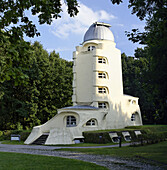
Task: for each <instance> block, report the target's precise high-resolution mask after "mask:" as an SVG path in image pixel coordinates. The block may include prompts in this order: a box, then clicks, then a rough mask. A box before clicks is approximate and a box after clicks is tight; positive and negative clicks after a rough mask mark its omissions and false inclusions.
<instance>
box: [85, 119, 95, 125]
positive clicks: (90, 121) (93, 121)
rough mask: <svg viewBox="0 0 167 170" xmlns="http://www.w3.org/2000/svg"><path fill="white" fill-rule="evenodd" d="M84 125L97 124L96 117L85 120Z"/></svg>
mask: <svg viewBox="0 0 167 170" xmlns="http://www.w3.org/2000/svg"><path fill="white" fill-rule="evenodd" d="M85 125H86V126H97V121H96V119H90V120H88V121H87V122H86V124H85Z"/></svg>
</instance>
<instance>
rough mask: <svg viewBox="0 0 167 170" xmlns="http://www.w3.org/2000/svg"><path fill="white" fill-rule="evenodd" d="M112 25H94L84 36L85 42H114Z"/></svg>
mask: <svg viewBox="0 0 167 170" xmlns="http://www.w3.org/2000/svg"><path fill="white" fill-rule="evenodd" d="M110 27H111V25H110V24H106V23H103V22H95V23H93V24H92V25H91V26H90V27H89V29H88V30H87V32H86V33H85V35H84V42H85V41H89V40H111V41H114V36H113V33H112V32H111V30H110V29H109V28H110Z"/></svg>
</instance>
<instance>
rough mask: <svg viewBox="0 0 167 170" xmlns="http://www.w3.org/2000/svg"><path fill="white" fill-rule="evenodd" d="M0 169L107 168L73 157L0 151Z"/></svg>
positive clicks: (86, 169) (82, 169)
mask: <svg viewBox="0 0 167 170" xmlns="http://www.w3.org/2000/svg"><path fill="white" fill-rule="evenodd" d="M0 169H1V170H18V169H20V170H29V169H31V170H38V169H39V170H43V169H48V170H62V169H68V170H92V169H96V170H106V169H107V168H105V167H102V166H99V165H96V164H93V163H88V162H83V161H78V160H74V159H66V158H58V157H52V156H42V155H30V154H20V153H4V152H0Z"/></svg>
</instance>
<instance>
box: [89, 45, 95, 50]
mask: <svg viewBox="0 0 167 170" xmlns="http://www.w3.org/2000/svg"><path fill="white" fill-rule="evenodd" d="M95 49H96V47H95V46H88V51H93V50H95Z"/></svg>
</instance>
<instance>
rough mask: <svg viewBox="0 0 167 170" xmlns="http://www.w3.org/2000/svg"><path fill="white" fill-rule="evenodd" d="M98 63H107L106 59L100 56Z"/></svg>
mask: <svg viewBox="0 0 167 170" xmlns="http://www.w3.org/2000/svg"><path fill="white" fill-rule="evenodd" d="M98 63H102V64H106V59H105V58H103V57H98Z"/></svg>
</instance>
